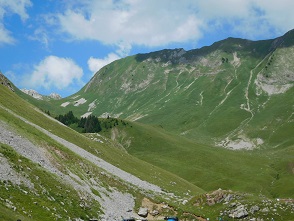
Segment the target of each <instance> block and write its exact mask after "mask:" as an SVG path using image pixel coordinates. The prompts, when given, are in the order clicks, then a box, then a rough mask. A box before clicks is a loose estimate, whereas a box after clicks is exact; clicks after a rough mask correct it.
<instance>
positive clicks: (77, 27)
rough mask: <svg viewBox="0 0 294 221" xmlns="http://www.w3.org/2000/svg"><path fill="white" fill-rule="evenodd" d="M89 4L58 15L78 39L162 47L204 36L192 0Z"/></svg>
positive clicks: (65, 26)
mask: <svg viewBox="0 0 294 221" xmlns="http://www.w3.org/2000/svg"><path fill="white" fill-rule="evenodd" d="M87 3H88V4H86V5H84V7H81V8H79V9H74V8H70V9H68V10H67V11H66V12H65V13H63V14H59V15H58V19H59V22H60V28H61V30H62V31H63V32H65V33H68V34H70V35H71V36H72V37H73V38H74V39H78V40H84V39H92V40H98V41H101V42H103V43H105V44H121V43H122V42H123V43H126V44H131V45H134V44H135V45H145V46H159V45H166V44H169V43H172V42H183V41H187V40H192V39H197V38H199V37H200V36H201V30H200V29H201V27H202V21H201V19H198V18H197V17H196V16H195V15H194V14H192V13H191V12H190V9H189V7H188V6H189V4H190V2H189V1H184V2H182V1H181V2H179V3H174V2H171V1H169V0H161V1H154V0H153V1H140V0H125V1H110V0H108V1H87Z"/></svg>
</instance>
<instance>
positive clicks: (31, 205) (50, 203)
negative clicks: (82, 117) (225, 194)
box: [0, 85, 203, 220]
mask: <svg viewBox="0 0 294 221" xmlns="http://www.w3.org/2000/svg"><path fill="white" fill-rule="evenodd" d="M0 104H1V105H0V128H1V130H0V133H1V134H0V138H1V139H0V164H1V169H0V180H1V182H0V189H1V191H0V211H1V213H0V218H1V219H3V220H16V219H18V218H21V220H65V219H66V220H68V219H73V220H74V219H78V218H81V219H83V220H89V219H90V218H93V217H96V218H98V217H102V216H103V214H104V216H106V217H107V216H108V218H109V219H118V217H119V218H120V217H121V216H126V215H128V214H129V216H132V215H133V214H135V213H136V212H135V209H136V208H137V207H138V206H139V205H140V204H141V200H142V199H143V197H148V198H150V199H153V200H155V201H157V200H159V201H160V202H161V201H165V202H166V203H167V204H170V205H174V206H177V205H180V203H181V201H182V200H183V199H185V198H187V197H188V196H187V195H186V194H187V190H189V196H190V197H191V196H192V195H195V194H196V195H197V194H200V193H203V190H202V189H200V188H198V187H196V186H194V185H192V184H191V183H189V182H187V181H185V180H183V179H181V178H180V177H178V176H175V175H173V174H171V173H169V172H166V171H164V170H162V169H159V168H158V167H155V166H153V165H150V164H148V163H145V162H144V161H141V160H139V159H137V158H135V157H132V156H131V155H129V154H127V153H126V152H125V151H122V150H121V149H118V148H117V147H115V145H113V144H112V142H111V141H107V139H106V138H102V137H101V138H100V139H102V140H103V141H104V142H103V143H102V142H101V141H100V142H97V141H94V140H91V139H89V138H87V137H85V136H84V135H82V134H79V133H77V132H75V131H73V130H72V129H70V128H67V127H65V126H64V125H62V124H60V123H59V122H57V121H55V120H54V119H52V118H50V117H48V116H46V115H44V114H43V113H42V112H40V111H38V110H37V109H36V108H35V107H34V106H32V105H30V104H29V103H27V102H26V101H24V100H23V99H21V98H19V97H18V96H17V94H16V93H15V92H12V91H11V90H9V89H8V88H7V87H3V86H2V85H0ZM104 160H105V161H104ZM107 162H109V163H111V164H108V163H107ZM112 165H115V166H112ZM107 168H108V169H107ZM119 168H120V169H119ZM121 169H123V170H124V171H127V172H128V173H127V174H125V172H123V171H122V170H121ZM116 171H117V172H116ZM124 174H125V175H126V176H127V178H126V177H125V178H124ZM131 174H133V175H135V176H133V175H131ZM137 177H140V179H138V178H137ZM141 179H142V180H141ZM143 180H146V181H147V182H150V183H147V182H145V181H143ZM171 180H176V182H177V184H175V185H171V184H170V182H171ZM151 183H154V184H155V185H158V187H160V189H157V188H158V187H157V186H154V184H151ZM141 185H143V186H141ZM145 185H146V186H145ZM144 186H145V187H144ZM154 188H155V189H154ZM162 189H163V190H164V191H163V190H162ZM169 193H173V194H172V195H171V194H169ZM190 194H192V195H190ZM117 198H120V199H121V200H126V199H127V200H126V201H125V202H124V203H122V205H120V202H119V201H118V202H116V201H117ZM112 201H113V202H112ZM107 202H108V204H107ZM110 205H111V208H112V209H114V210H115V212H113V211H109V210H111V208H110V209H109V208H105V207H106V206H109V207H110ZM126 208H128V209H130V211H129V212H127V211H128V209H126ZM11 211H14V212H11Z"/></svg>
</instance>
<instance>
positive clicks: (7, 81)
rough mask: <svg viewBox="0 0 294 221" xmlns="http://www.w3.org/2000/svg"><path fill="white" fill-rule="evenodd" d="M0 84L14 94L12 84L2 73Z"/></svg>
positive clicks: (0, 74)
mask: <svg viewBox="0 0 294 221" xmlns="http://www.w3.org/2000/svg"><path fill="white" fill-rule="evenodd" d="M0 84H2V85H4V86H5V87H8V88H9V89H10V90H11V91H13V92H14V89H13V86H12V84H11V82H10V81H9V80H8V79H7V78H6V77H5V76H4V75H3V74H2V73H1V72H0Z"/></svg>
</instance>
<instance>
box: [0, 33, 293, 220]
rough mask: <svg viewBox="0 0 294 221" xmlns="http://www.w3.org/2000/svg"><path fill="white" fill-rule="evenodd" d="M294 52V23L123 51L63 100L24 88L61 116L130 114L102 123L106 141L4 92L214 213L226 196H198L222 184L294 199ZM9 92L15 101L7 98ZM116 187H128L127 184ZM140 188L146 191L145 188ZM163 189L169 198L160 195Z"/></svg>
mask: <svg viewBox="0 0 294 221" xmlns="http://www.w3.org/2000/svg"><path fill="white" fill-rule="evenodd" d="M293 59H294V31H290V32H288V33H286V34H285V35H284V36H282V37H280V38H277V39H272V40H265V41H255V42H254V41H248V40H244V39H236V38H228V39H225V40H223V41H220V42H216V43H214V44H213V45H211V46H208V47H203V48H201V49H196V50H191V51H184V50H183V49H174V50H162V51H158V52H153V53H149V54H138V55H134V56H130V57H127V58H124V59H120V60H118V61H115V62H113V63H111V64H109V65H107V66H105V67H104V68H102V69H101V70H100V71H98V72H97V73H96V74H95V76H93V78H92V79H91V81H90V82H89V83H88V84H87V85H85V87H84V88H82V89H81V90H80V91H79V92H77V93H76V94H74V95H72V96H70V97H67V98H64V99H61V100H51V101H37V100H34V99H32V98H30V97H28V96H27V95H24V94H23V93H21V92H19V91H18V90H16V94H18V95H19V96H21V97H22V98H24V99H25V100H27V101H29V102H30V103H33V104H34V105H36V106H37V107H39V108H40V109H42V110H46V111H47V110H49V111H50V113H51V114H52V115H53V116H54V115H58V114H65V113H67V112H68V111H73V113H74V114H75V115H76V116H88V115H90V114H94V115H96V116H99V117H102V118H106V117H107V116H111V117H117V118H121V119H124V120H126V121H128V122H129V125H130V126H129V127H122V126H117V127H113V128H110V129H108V130H104V131H103V132H102V133H101V134H102V135H103V136H104V138H103V142H104V143H100V142H93V140H97V139H98V140H100V141H101V139H102V138H101V137H100V136H99V135H97V134H94V135H89V136H90V137H92V139H93V140H92V141H91V140H89V138H87V137H86V136H84V135H81V134H78V133H76V132H74V131H72V130H71V129H69V128H66V127H64V126H62V125H60V124H58V123H56V122H54V123H53V121H52V119H50V120H49V118H48V117H45V118H44V114H42V113H39V112H36V111H32V112H31V111H26V109H28V107H27V105H28V104H27V103H25V102H24V101H23V100H18V99H19V98H17V96H15V94H14V95H13V94H12V93H9V95H7V94H5V93H4V92H3V94H5V95H3V97H2V100H1V104H2V103H3V104H2V105H4V104H5V105H4V106H5V107H6V108H8V109H10V110H13V112H15V113H16V114H17V115H19V116H24V118H26V119H27V120H29V121H31V122H33V123H34V124H37V125H39V126H40V127H42V128H45V129H46V130H47V131H52V133H54V134H55V135H57V136H60V137H61V138H63V139H65V140H67V141H69V142H71V143H74V144H76V145H78V146H79V147H82V148H83V149H85V150H87V151H88V152H90V153H91V154H93V155H95V156H98V157H101V158H102V159H104V160H106V161H107V162H109V163H111V164H112V165H116V166H118V167H120V168H121V169H123V170H124V171H127V172H129V173H131V174H134V175H135V176H137V177H140V178H144V180H146V181H148V182H150V183H153V184H156V185H159V186H160V187H162V188H163V189H165V190H167V191H168V192H173V193H175V194H176V195H178V196H182V197H179V198H180V199H181V200H179V201H177V200H175V199H171V201H170V203H175V201H177V202H183V199H184V198H183V196H185V194H187V195H186V196H187V197H186V198H185V199H187V200H188V203H187V204H185V203H183V204H181V203H180V206H179V207H180V208H181V209H184V210H186V211H189V212H190V213H191V211H193V212H192V213H195V211H196V214H198V215H201V216H204V215H203V214H213V215H214V216H216V215H217V214H219V211H220V210H223V208H224V207H225V204H222V205H216V207H213V208H211V207H207V205H206V204H205V203H204V204H205V205H204V204H202V203H203V202H205V197H206V198H207V197H208V196H209V195H207V194H206V195H202V196H200V198H197V197H196V198H191V197H192V196H193V195H195V194H196V195H197V194H199V193H203V191H213V190H215V189H218V188H222V189H231V190H233V191H242V192H246V193H250V194H253V195H252V196H251V197H252V198H251V199H250V200H251V201H252V202H251V203H255V202H256V201H259V200H262V199H265V198H264V195H265V196H267V197H270V198H272V199H273V198H289V197H290V198H293V191H292V189H293V186H294V179H293V174H294V172H293V171H294V169H293V168H294V157H293V156H294V137H293V134H294V114H293V113H294V96H293V94H294V91H293V90H294V87H293V84H294V66H293V63H292V61H293ZM9 96H13V97H11V100H16V101H17V102H15V103H14V102H10V101H9V102H8V100H7V97H9ZM22 105H24V106H25V108H22ZM29 109H30V110H31V109H33V107H32V106H30V108H29ZM4 113H5V112H3V116H4ZM7 119H8V120H7ZM11 119H13V120H11ZM2 120H3V121H5V122H7V123H8V124H9V125H10V124H12V125H14V127H16V128H25V127H24V126H19V125H18V124H16V125H15V123H13V122H14V121H16V119H14V118H13V116H10V115H9V116H5V117H2ZM20 125H22V124H20ZM19 130H21V129H19ZM26 130H27V129H26ZM26 130H24V131H26ZM21 131H23V130H21ZM22 133H24V132H22ZM35 133H37V134H39V133H40V132H34V131H32V132H30V133H28V134H27V135H28V136H29V137H31V136H32V137H31V139H33V140H34V139H36V140H38V139H40V138H38V139H37V138H36V135H34V134H35ZM40 137H44V134H42V133H41V136H40ZM45 137H46V136H45ZM106 137H108V139H107V138H106ZM46 139H48V138H47V137H46ZM46 139H45V140H46ZM39 142H40V141H39ZM47 146H50V145H47ZM59 160H61V159H59ZM74 161H77V162H79V160H78V159H75V160H74ZM126 162H128V163H126ZM68 164H69V166H70V167H71V166H72V165H71V163H70V162H68ZM159 168H161V169H159ZM98 170H99V169H98ZM167 171H168V172H167ZM75 172H77V173H78V174H83V173H82V172H81V171H79V170H78V171H75ZM100 172H101V171H100ZM98 174H99V172H98ZM100 174H101V173H100ZM174 174H175V175H174ZM159 175H160V176H159ZM85 176H86V175H85ZM85 176H84V175H83V177H85ZM159 177H160V179H159ZM105 182H106V181H105ZM105 185H109V183H107V184H105ZM118 186H119V187H118ZM118 186H115V188H118V189H119V190H121V189H122V190H125V188H126V186H127V184H123V185H122V186H123V187H121V186H120V184H118ZM94 192H95V190H94ZM134 192H135V193H132V194H133V195H139V197H138V199H142V197H143V196H144V194H142V193H141V192H140V191H139V192H136V191H134ZM158 197H159V198H160V197H163V196H154V198H158ZM203 197H204V198H203ZM260 197H261V198H260ZM207 200H208V199H207ZM139 201H140V200H138V201H136V204H138V203H139ZM185 202H186V201H185ZM199 202H200V203H199ZM273 202H274V201H273ZM195 205H198V206H196V208H195ZM290 205H291V204H290ZM97 207H99V205H97ZM181 209H180V210H181ZM89 214H90V212H89ZM258 215H260V217H265V218H268V219H269V218H271V217H270V216H268V214H266V215H265V214H262V213H260V214H258ZM271 215H272V214H271ZM284 215H285V217H284V220H287V219H288V217H291V214H290V215H289V210H287V211H286V212H285V213H284ZM275 216H277V217H278V215H277V214H276V215H275ZM290 220H291V219H290Z"/></svg>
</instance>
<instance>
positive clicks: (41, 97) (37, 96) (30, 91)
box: [20, 89, 61, 100]
mask: <svg viewBox="0 0 294 221" xmlns="http://www.w3.org/2000/svg"><path fill="white" fill-rule="evenodd" d="M20 90H21V91H22V92H23V93H25V94H27V95H30V96H32V97H33V98H35V99H37V100H44V99H48V98H49V99H54V100H59V99H61V96H60V95H59V94H57V93H51V94H50V95H49V96H44V95H41V94H39V93H38V92H37V91H35V90H33V89H20Z"/></svg>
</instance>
